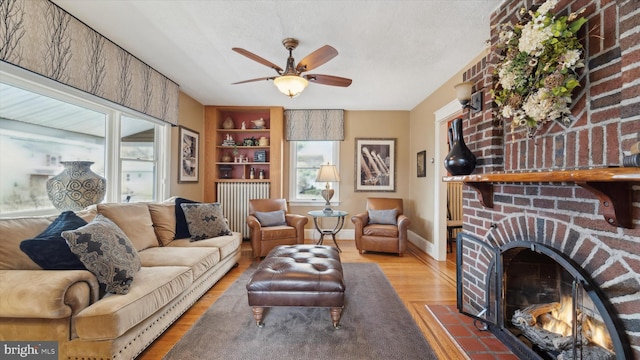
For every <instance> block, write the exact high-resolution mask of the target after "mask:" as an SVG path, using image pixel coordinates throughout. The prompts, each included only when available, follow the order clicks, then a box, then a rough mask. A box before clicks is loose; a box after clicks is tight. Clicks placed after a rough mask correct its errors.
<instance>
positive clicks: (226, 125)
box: [222, 117, 235, 129]
mask: <svg viewBox="0 0 640 360" xmlns="http://www.w3.org/2000/svg"><path fill="white" fill-rule="evenodd" d="M234 127H235V124H234V123H233V119H232V118H231V117H227V119H226V120H225V121H224V122H223V123H222V128H223V129H233V128H234Z"/></svg>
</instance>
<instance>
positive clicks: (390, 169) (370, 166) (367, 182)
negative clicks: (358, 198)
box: [355, 138, 396, 192]
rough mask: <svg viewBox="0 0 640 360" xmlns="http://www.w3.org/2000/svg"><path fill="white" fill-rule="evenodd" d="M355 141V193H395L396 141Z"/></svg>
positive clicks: (359, 139) (358, 139)
mask: <svg viewBox="0 0 640 360" xmlns="http://www.w3.org/2000/svg"><path fill="white" fill-rule="evenodd" d="M355 140H356V151H355V154H356V159H355V163H356V166H355V178H356V181H355V184H356V188H355V191H391V192H393V191H396V139H363V138H356V139H355Z"/></svg>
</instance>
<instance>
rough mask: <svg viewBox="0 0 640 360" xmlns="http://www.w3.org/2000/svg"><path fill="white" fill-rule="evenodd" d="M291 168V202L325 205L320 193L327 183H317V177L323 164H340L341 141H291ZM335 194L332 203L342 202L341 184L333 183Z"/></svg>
mask: <svg viewBox="0 0 640 360" xmlns="http://www.w3.org/2000/svg"><path fill="white" fill-rule="evenodd" d="M290 147H291V148H290V149H291V150H290V153H291V156H290V158H291V166H290V172H289V173H290V179H289V201H290V202H310V203H324V199H323V198H322V195H321V194H320V191H321V190H322V189H324V187H325V185H326V184H325V183H317V182H316V175H317V174H318V170H319V169H320V165H323V164H328V163H330V164H334V165H336V166H337V165H339V164H338V159H339V158H340V142H339V141H290ZM331 188H333V189H334V191H335V193H334V196H333V198H332V199H331V200H332V202H339V201H340V190H339V183H337V182H336V183H331Z"/></svg>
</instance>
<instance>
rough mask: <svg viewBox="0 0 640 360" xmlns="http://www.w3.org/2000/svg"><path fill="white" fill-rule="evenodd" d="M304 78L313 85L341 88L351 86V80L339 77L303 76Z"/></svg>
mask: <svg viewBox="0 0 640 360" xmlns="http://www.w3.org/2000/svg"><path fill="white" fill-rule="evenodd" d="M304 78H305V79H307V80H309V81H311V82H313V83H316V84H322V85H331V86H342V87H347V86H349V85H351V79H347V78H343V77H339V76H332V75H320V74H307V75H304Z"/></svg>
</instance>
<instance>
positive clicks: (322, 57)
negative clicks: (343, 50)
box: [296, 45, 338, 73]
mask: <svg viewBox="0 0 640 360" xmlns="http://www.w3.org/2000/svg"><path fill="white" fill-rule="evenodd" d="M337 55H338V50H336V49H334V48H333V47H332V46H329V45H325V46H323V47H321V48H320V49H318V50H316V51H314V52H312V53H311V54H309V55H307V56H305V58H304V59H302V60H300V62H299V63H298V66H296V71H297V72H298V73H301V72H304V71H309V70H313V69H315V68H317V67H318V66H320V65H322V64H324V63H326V62H327V61H329V60H331V59H333V58H334V57H336V56H337Z"/></svg>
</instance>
